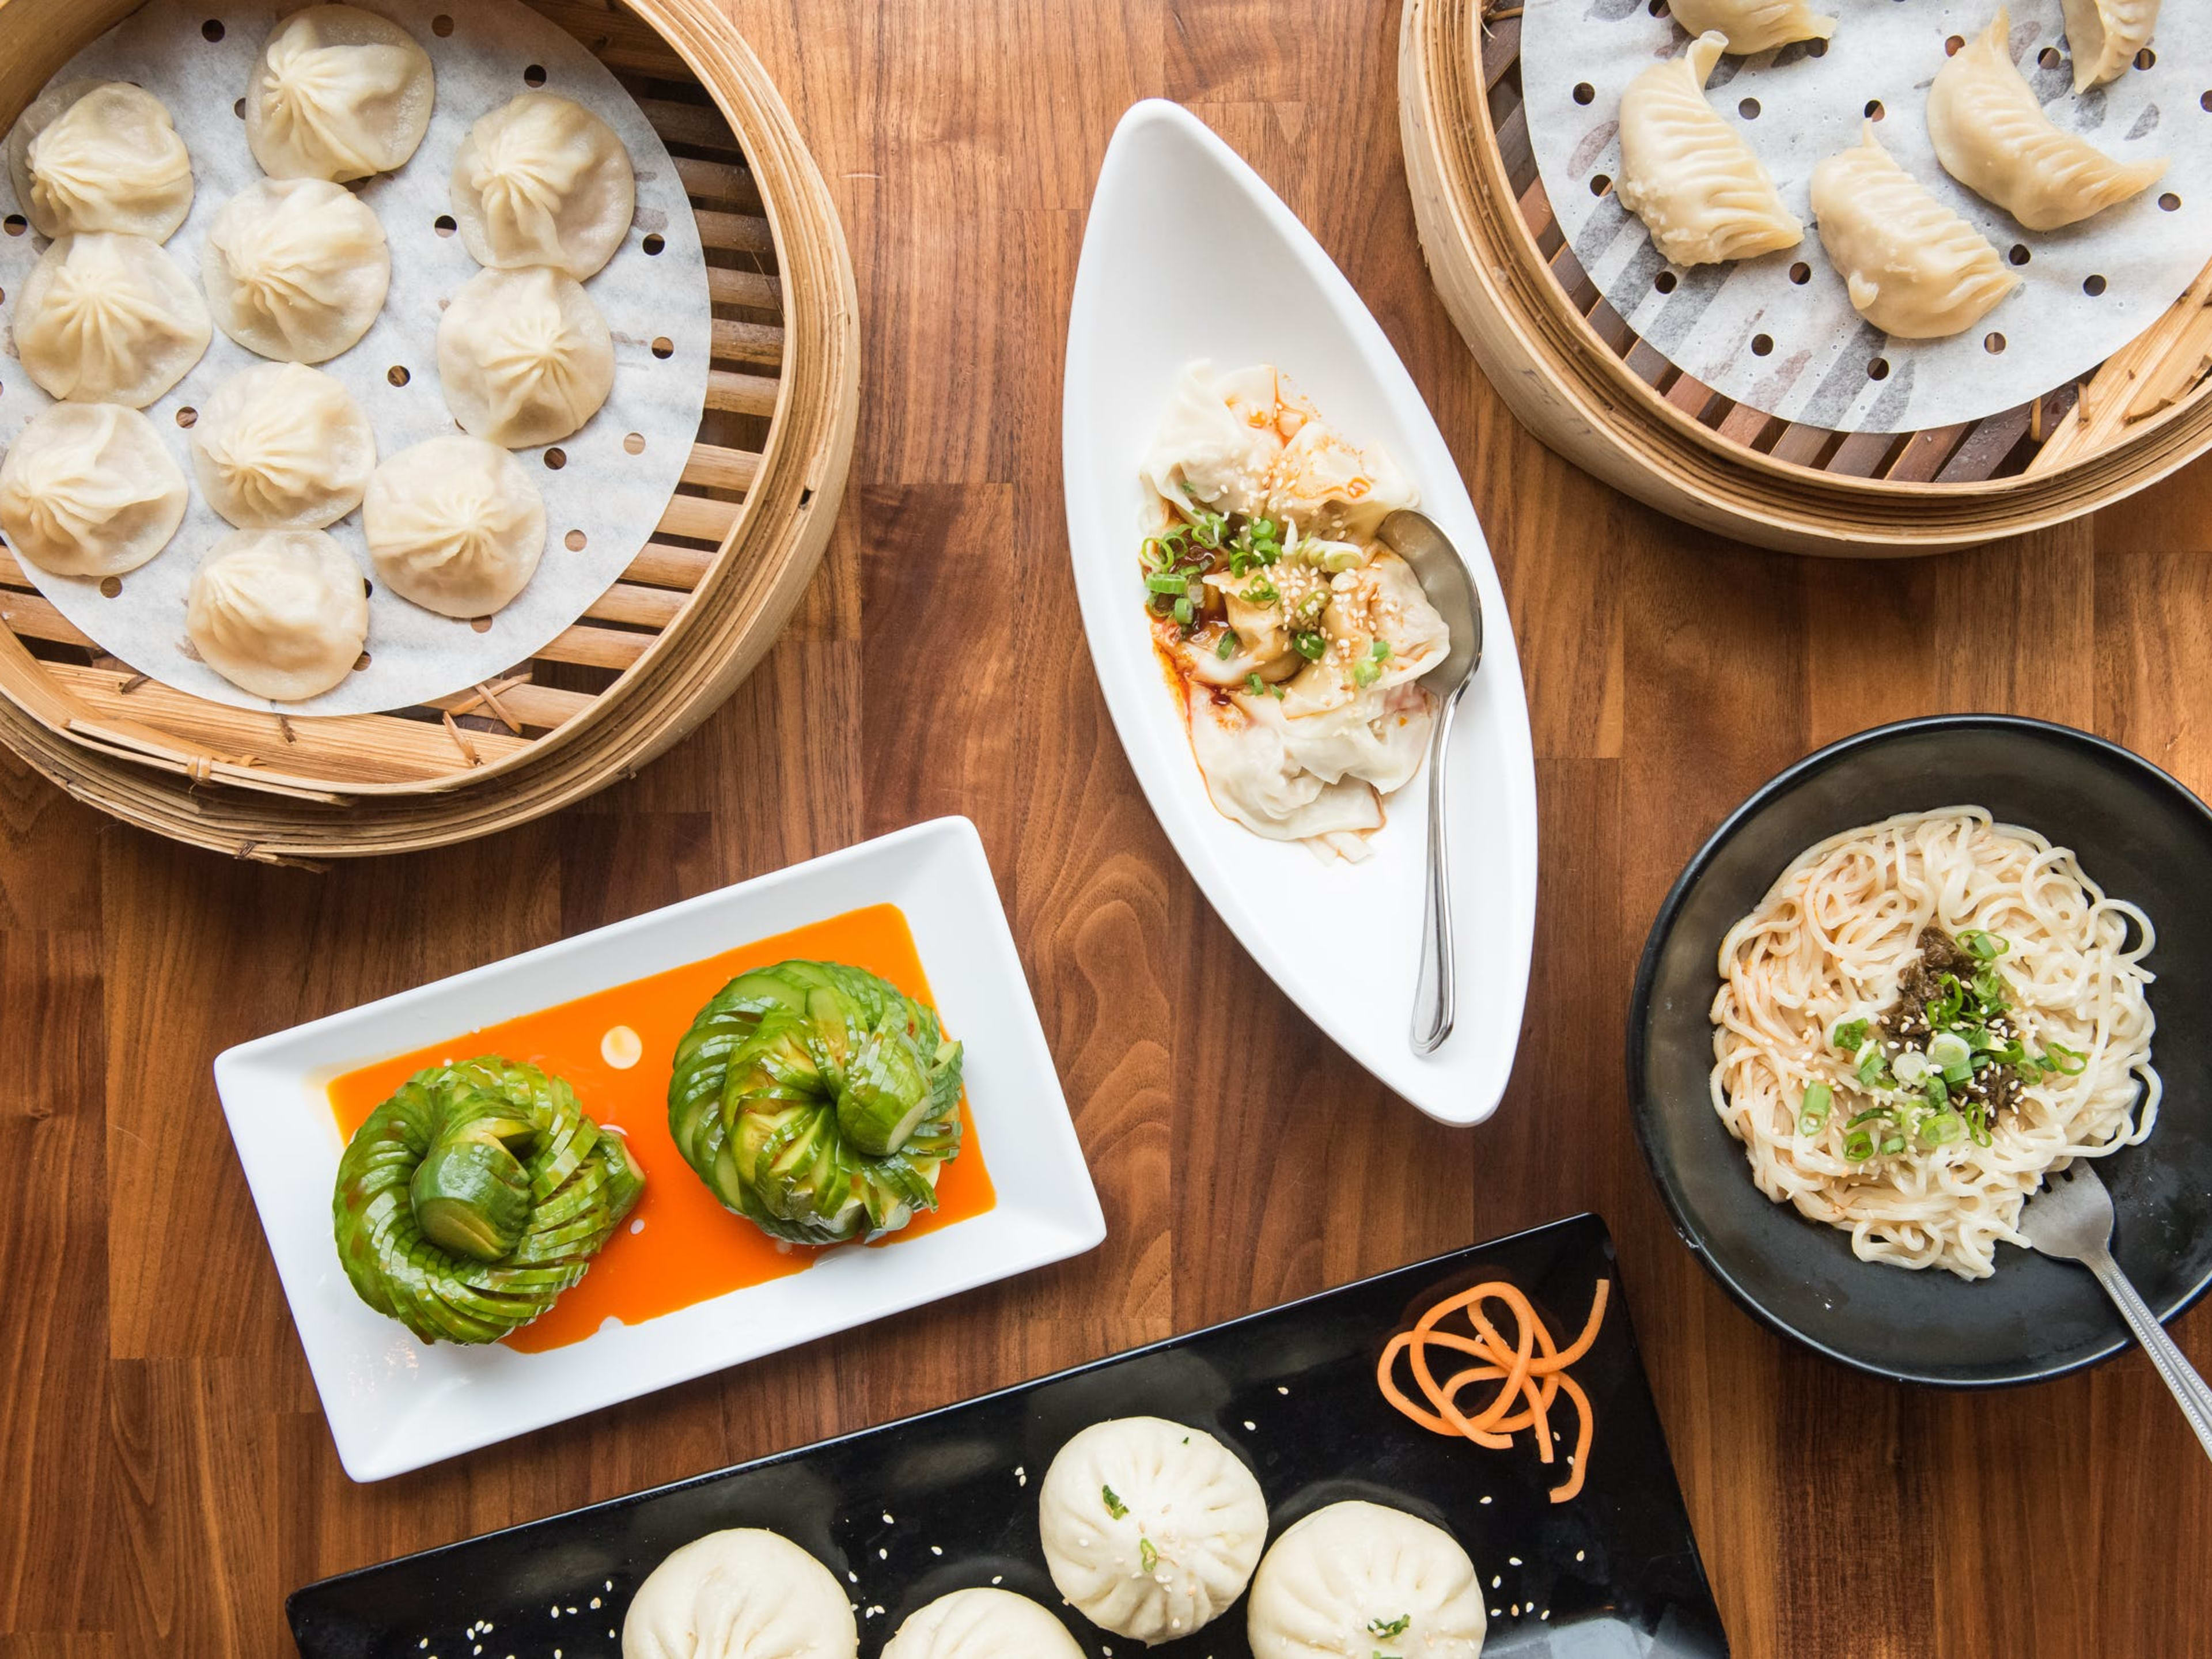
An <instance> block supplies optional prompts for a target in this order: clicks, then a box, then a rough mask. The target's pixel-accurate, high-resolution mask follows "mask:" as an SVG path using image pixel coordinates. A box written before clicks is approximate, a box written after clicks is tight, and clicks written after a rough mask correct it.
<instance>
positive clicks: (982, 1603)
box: [883, 1589, 1084, 1659]
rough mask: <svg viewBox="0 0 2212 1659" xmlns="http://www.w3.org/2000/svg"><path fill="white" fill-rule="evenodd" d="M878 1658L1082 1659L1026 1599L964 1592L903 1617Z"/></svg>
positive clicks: (1056, 1624)
mask: <svg viewBox="0 0 2212 1659" xmlns="http://www.w3.org/2000/svg"><path fill="white" fill-rule="evenodd" d="M883 1659H1084V1653H1083V1649H1082V1648H1081V1647H1080V1646H1079V1644H1077V1642H1076V1639H1075V1638H1073V1636H1070V1635H1069V1634H1068V1633H1067V1626H1065V1625H1063V1624H1061V1623H1060V1620H1058V1619H1057V1618H1055V1617H1054V1615H1053V1614H1052V1613H1048V1612H1047V1611H1046V1610H1045V1609H1044V1608H1043V1607H1039V1606H1038V1605H1037V1604H1036V1602H1034V1601H1030V1598H1029V1597H1028V1596H1026V1595H1015V1594H1014V1592H1013V1591H1012V1590H1003V1589H963V1590H954V1591H953V1592H952V1593H951V1595H940V1596H939V1597H938V1598H937V1599H936V1600H935V1601H932V1602H931V1603H930V1604H929V1605H928V1606H927V1607H923V1608H921V1610H920V1611H919V1612H917V1613H914V1614H912V1615H911V1616H910V1617H908V1620H906V1622H905V1623H904V1624H902V1625H901V1626H899V1627H898V1634H897V1635H896V1636H894V1637H892V1638H891V1639H890V1641H889V1642H887V1643H885V1644H884V1654H883Z"/></svg>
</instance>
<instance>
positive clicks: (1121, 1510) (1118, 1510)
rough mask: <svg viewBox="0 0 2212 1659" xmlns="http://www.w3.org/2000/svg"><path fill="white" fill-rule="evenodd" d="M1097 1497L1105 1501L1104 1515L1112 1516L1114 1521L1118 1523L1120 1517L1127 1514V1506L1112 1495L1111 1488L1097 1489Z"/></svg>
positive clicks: (1112, 1490) (1112, 1489)
mask: <svg viewBox="0 0 2212 1659" xmlns="http://www.w3.org/2000/svg"><path fill="white" fill-rule="evenodd" d="M1098 1496H1099V1497H1100V1498H1103V1500H1104V1501H1105V1504H1106V1513H1107V1514H1109V1515H1110V1516H1113V1517H1114V1518H1115V1520H1116V1521H1119V1520H1120V1519H1121V1517H1122V1516H1126V1515H1127V1514H1128V1512H1129V1506H1128V1505H1127V1504H1124V1503H1123V1502H1122V1501H1121V1499H1120V1498H1116V1497H1115V1495H1114V1488H1113V1487H1111V1486H1101V1487H1099V1488H1098Z"/></svg>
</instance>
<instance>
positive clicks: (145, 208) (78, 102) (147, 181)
mask: <svg viewBox="0 0 2212 1659" xmlns="http://www.w3.org/2000/svg"><path fill="white" fill-rule="evenodd" d="M8 171H9V173H10V174H11V175H12V176H13V178H14V179H15V199H16V200H17V201H19V202H21V204H23V211H24V213H25V214H26V215H27V216H28V217H29V219H30V221H31V227H32V228H33V229H34V230H36V231H37V232H38V233H39V234H40V235H41V236H73V235H76V234H79V233H81V232H83V231H88V230H119V231H125V232H127V233H128V234H131V235H133V236H147V237H151V238H152V239H153V240H155V241H157V242H161V241H167V240H168V239H169V237H170V236H171V235H173V234H174V233H175V231H176V228H177V227H178V226H179V225H181V224H182V223H184V222H185V215H186V214H188V213H190V212H191V210H192V158H191V154H190V153H189V152H188V151H187V150H186V149H185V141H184V140H183V139H181V138H179V137H177V129H176V125H175V124H174V123H173V122H172V121H171V120H170V118H169V112H168V110H167V108H166V107H165V106H163V104H162V102H161V100H160V99H158V98H156V97H155V96H154V94H152V93H150V92H148V91H146V90H145V89H144V88H140V87H134V86H132V85H131V83H130V82H127V81H71V82H66V83H64V85H61V86H58V87H56V88H53V89H52V91H50V92H47V93H46V94H43V95H41V96H40V98H38V99H37V100H35V101H34V102H33V104H32V105H31V106H30V108H28V109H27V110H25V111H24V112H23V117H22V118H21V120H20V121H18V122H17V123H16V124H15V131H13V132H11V133H10V134H9V136H8Z"/></svg>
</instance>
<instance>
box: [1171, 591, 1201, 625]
mask: <svg viewBox="0 0 2212 1659" xmlns="http://www.w3.org/2000/svg"><path fill="white" fill-rule="evenodd" d="M1197 614H1198V613H1197V612H1196V611H1193V610H1192V609H1191V608H1190V596H1189V595H1188V594H1185V595H1184V596H1183V597H1182V599H1177V600H1176V602H1175V619H1176V621H1177V622H1179V623H1182V625H1183V626H1184V627H1185V628H1188V627H1189V626H1190V619H1191V618H1192V617H1194V616H1196V615H1197Z"/></svg>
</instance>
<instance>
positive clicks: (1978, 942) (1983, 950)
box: [1959, 927, 2012, 962]
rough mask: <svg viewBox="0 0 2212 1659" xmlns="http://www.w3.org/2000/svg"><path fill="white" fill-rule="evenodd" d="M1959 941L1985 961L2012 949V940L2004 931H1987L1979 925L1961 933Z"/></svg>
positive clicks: (1969, 951) (1972, 953) (1992, 959)
mask: <svg viewBox="0 0 2212 1659" xmlns="http://www.w3.org/2000/svg"><path fill="white" fill-rule="evenodd" d="M1959 943H1960V944H1961V945H1965V946H1966V950H1967V951H1968V953H1969V954H1971V955H1973V956H1977V957H1980V958H1981V959H1982V960H1983V961H1984V962H1991V961H1994V960H1995V959H1996V958H1997V957H2001V956H2002V955H2004V953H2005V952H2006V951H2009V950H2011V949H2012V941H2011V940H2010V939H2007V938H2006V937H2005V936H2004V935H2003V934H2002V933H1984V932H1983V931H1982V930H1981V929H1980V928H1978V927H1969V928H1968V929H1966V932H1965V933H1961V934H1960V935H1959Z"/></svg>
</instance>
